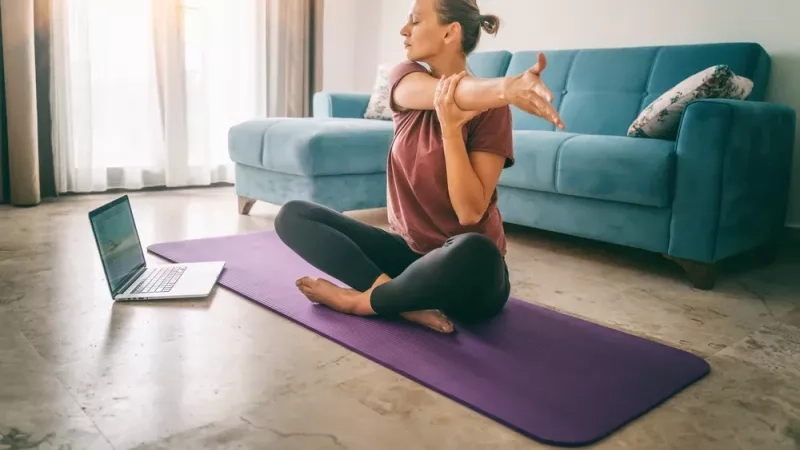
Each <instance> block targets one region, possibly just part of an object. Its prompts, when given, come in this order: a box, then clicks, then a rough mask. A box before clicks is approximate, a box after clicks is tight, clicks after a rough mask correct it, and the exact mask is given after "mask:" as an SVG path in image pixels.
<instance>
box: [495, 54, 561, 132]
mask: <svg viewBox="0 0 800 450" xmlns="http://www.w3.org/2000/svg"><path fill="white" fill-rule="evenodd" d="M546 67H547V59H546V58H545V56H544V55H543V54H542V53H539V56H538V60H537V62H536V64H534V65H533V66H531V67H530V68H528V69H527V70H526V71H524V72H522V73H521V74H519V75H517V76H514V77H511V78H509V79H508V82H507V83H506V85H505V89H504V90H505V95H506V98H507V99H508V102H509V103H510V104H512V105H514V106H516V107H517V108H519V109H521V110H523V111H525V112H527V113H530V114H533V115H535V116H539V117H541V118H543V119H545V120H547V121H548V122H550V123H552V124H554V125H555V126H557V127H558V128H560V129H564V122H563V121H562V120H561V117H560V116H559V115H558V112H557V111H556V110H555V108H553V105H552V104H551V103H552V102H553V93H552V92H550V89H548V88H547V86H546V85H545V84H544V82H543V81H542V78H541V74H542V72H543V71H544V69H545V68H546Z"/></svg>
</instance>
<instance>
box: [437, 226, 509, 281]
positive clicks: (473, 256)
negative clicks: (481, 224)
mask: <svg viewBox="0 0 800 450" xmlns="http://www.w3.org/2000/svg"><path fill="white" fill-rule="evenodd" d="M450 246H452V249H451V252H450V253H451V254H452V256H453V258H455V259H456V260H458V261H459V265H461V266H462V267H473V268H474V269H475V270H476V271H477V272H479V273H480V272H483V271H485V269H487V268H491V267H493V266H494V265H496V263H497V262H499V261H501V260H502V259H503V256H502V255H501V254H500V250H499V249H498V248H497V245H495V243H494V242H492V240H491V239H489V238H487V237H486V236H484V235H482V234H480V233H465V234H461V235H458V236H455V237H453V238H451V240H450Z"/></svg>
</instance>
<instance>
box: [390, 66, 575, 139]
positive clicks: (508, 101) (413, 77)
mask: <svg viewBox="0 0 800 450" xmlns="http://www.w3.org/2000/svg"><path fill="white" fill-rule="evenodd" d="M546 65H547V61H546V60H545V58H544V55H542V54H539V60H538V62H537V63H536V64H534V65H533V66H532V67H530V68H529V69H528V70H526V71H524V72H522V73H520V74H519V75H515V76H510V77H498V78H473V77H470V76H467V77H464V78H463V79H462V80H461V81H460V82H459V83H458V87H457V88H456V92H455V102H456V105H458V107H459V108H461V109H463V110H466V111H482V110H487V109H493V108H500V107H503V106H507V105H514V106H516V107H518V108H519V109H521V110H523V111H525V112H528V113H530V114H533V115H535V116H538V117H541V118H543V119H545V120H547V121H549V122H551V123H553V124H555V125H556V126H557V127H559V128H562V129H563V128H564V123H563V122H562V121H561V117H560V116H559V115H558V112H557V111H556V110H555V108H553V106H552V105H551V102H552V101H553V94H552V92H550V90H549V89H548V88H547V86H545V84H544V82H542V79H541V77H540V74H541V72H542V71H543V70H544V68H545V67H546ZM438 83H439V80H438V79H436V78H434V77H433V76H431V75H430V74H428V73H427V72H422V71H414V72H411V73H408V74H406V75H405V76H403V77H402V78H401V79H400V80H399V81H397V84H396V86H395V88H394V90H393V94H392V102H393V103H394V105H395V106H396V107H397V108H399V109H416V110H430V109H434V106H433V99H434V94H435V91H436V86H437V85H438Z"/></svg>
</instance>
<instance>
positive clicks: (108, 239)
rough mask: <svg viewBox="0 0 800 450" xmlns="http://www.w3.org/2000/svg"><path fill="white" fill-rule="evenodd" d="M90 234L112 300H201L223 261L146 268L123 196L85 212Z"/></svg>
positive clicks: (218, 273) (211, 284) (136, 233)
mask: <svg viewBox="0 0 800 450" xmlns="http://www.w3.org/2000/svg"><path fill="white" fill-rule="evenodd" d="M89 221H90V223H91V225H92V232H93V233H94V239H95V242H96V243H97V250H98V252H99V253H100V260H101V262H102V263H103V270H104V271H105V274H106V280H107V281H108V288H109V290H110V291H111V297H112V298H113V299H114V300H158V299H179V298H194V297H205V296H207V295H208V294H209V293H210V292H211V289H212V288H213V287H214V284H215V283H216V282H217V280H218V279H219V276H220V274H221V273H222V269H223V267H224V266H225V262H224V261H212V262H199V263H181V264H158V265H147V263H146V262H145V259H144V251H143V250H142V244H141V242H140V240H139V232H138V230H137V229H136V223H135V221H134V219H133V212H132V210H131V205H130V201H129V199H128V196H127V195H123V196H122V197H120V198H118V199H116V200H113V201H111V202H109V203H106V204H105V205H103V206H100V207H98V208H97V209H94V210H93V211H91V212H89Z"/></svg>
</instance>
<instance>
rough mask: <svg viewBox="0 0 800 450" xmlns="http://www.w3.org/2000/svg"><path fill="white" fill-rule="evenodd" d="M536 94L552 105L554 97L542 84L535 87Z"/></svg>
mask: <svg viewBox="0 0 800 450" xmlns="http://www.w3.org/2000/svg"><path fill="white" fill-rule="evenodd" d="M536 91H537V94H539V95H540V96H541V97H542V98H545V99H547V101H548V102H550V103H553V100H554V99H555V97H554V96H553V92H552V91H551V90H550V89H549V88H548V87H547V85H546V84H544V82H540V83H539V84H537V85H536Z"/></svg>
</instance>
